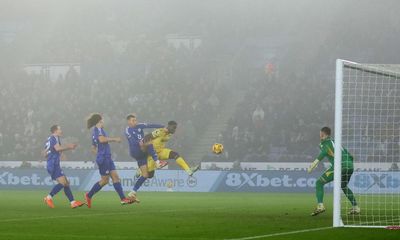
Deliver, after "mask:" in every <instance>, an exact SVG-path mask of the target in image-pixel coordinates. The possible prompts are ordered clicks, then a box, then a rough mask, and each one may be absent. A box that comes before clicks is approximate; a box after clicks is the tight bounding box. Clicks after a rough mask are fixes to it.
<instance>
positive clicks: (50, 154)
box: [44, 135, 61, 161]
mask: <svg viewBox="0 0 400 240" xmlns="http://www.w3.org/2000/svg"><path fill="white" fill-rule="evenodd" d="M57 143H58V144H60V145H61V142H60V138H59V137H56V136H54V135H51V136H50V137H48V138H47V141H46V143H45V145H44V149H45V152H46V156H47V161H48V160H54V159H59V158H60V155H61V154H60V153H59V152H57V151H56V149H55V148H54V146H55V145H56V144H57Z"/></svg>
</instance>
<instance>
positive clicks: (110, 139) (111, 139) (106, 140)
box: [99, 136, 122, 143]
mask: <svg viewBox="0 0 400 240" xmlns="http://www.w3.org/2000/svg"><path fill="white" fill-rule="evenodd" d="M121 141H122V139H121V138H120V137H105V136H99V142H100V143H110V142H116V143H120V142H121Z"/></svg>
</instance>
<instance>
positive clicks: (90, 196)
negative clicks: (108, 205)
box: [88, 182, 102, 198]
mask: <svg viewBox="0 0 400 240" xmlns="http://www.w3.org/2000/svg"><path fill="white" fill-rule="evenodd" d="M101 188H102V186H100V184H99V182H97V183H95V184H94V185H93V187H92V189H90V191H89V193H88V197H89V198H92V197H93V195H94V194H95V193H97V192H98V191H100V190H101Z"/></svg>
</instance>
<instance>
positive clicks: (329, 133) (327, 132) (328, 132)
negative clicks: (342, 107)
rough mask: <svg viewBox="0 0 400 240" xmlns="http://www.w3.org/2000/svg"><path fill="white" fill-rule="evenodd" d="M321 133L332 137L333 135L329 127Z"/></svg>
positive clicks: (324, 128) (322, 129)
mask: <svg viewBox="0 0 400 240" xmlns="http://www.w3.org/2000/svg"><path fill="white" fill-rule="evenodd" d="M321 132H323V133H325V134H326V135H328V136H330V135H331V129H330V128H329V127H323V128H321Z"/></svg>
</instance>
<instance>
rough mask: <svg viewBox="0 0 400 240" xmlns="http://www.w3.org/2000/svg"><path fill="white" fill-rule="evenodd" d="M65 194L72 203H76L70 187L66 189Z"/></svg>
mask: <svg viewBox="0 0 400 240" xmlns="http://www.w3.org/2000/svg"><path fill="white" fill-rule="evenodd" d="M64 193H65V195H66V196H67V198H68V200H69V201H70V202H72V201H74V196H73V195H72V192H71V188H70V187H69V186H68V187H64Z"/></svg>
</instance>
